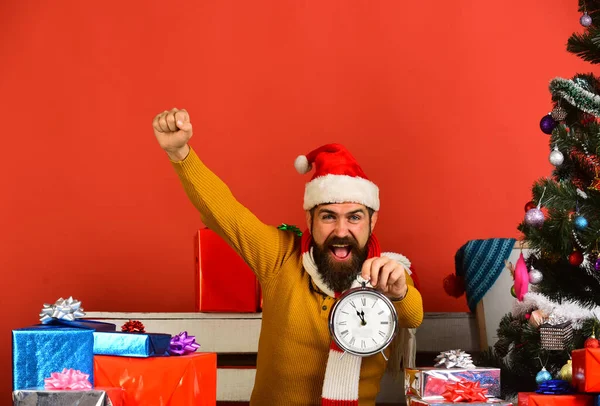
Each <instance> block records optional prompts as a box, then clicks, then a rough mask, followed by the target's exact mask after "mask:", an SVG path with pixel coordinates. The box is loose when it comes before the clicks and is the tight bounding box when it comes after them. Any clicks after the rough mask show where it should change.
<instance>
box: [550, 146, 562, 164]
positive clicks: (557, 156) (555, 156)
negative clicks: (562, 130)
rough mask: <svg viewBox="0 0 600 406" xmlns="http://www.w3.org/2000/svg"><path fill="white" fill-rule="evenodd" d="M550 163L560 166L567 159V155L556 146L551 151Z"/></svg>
mask: <svg viewBox="0 0 600 406" xmlns="http://www.w3.org/2000/svg"><path fill="white" fill-rule="evenodd" d="M549 159H550V163H551V164H552V165H554V166H560V165H562V163H563V162H564V161H565V156H564V155H563V154H562V152H560V151H559V150H558V148H554V150H553V151H552V152H551V153H550V158H549Z"/></svg>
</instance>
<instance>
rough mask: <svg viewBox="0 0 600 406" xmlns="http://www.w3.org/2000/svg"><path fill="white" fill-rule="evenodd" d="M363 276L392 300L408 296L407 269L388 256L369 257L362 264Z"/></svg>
mask: <svg viewBox="0 0 600 406" xmlns="http://www.w3.org/2000/svg"><path fill="white" fill-rule="evenodd" d="M361 276H362V277H363V279H366V280H370V281H371V285H372V286H373V288H375V289H377V290H378V291H380V292H382V293H383V294H384V295H385V296H387V297H388V298H389V299H391V300H400V299H403V298H404V296H406V293H407V291H408V286H407V285H406V270H405V268H404V266H403V265H402V264H401V263H399V262H398V261H396V260H394V259H392V258H388V257H373V258H369V259H367V260H366V261H365V262H364V263H363V266H362V269H361Z"/></svg>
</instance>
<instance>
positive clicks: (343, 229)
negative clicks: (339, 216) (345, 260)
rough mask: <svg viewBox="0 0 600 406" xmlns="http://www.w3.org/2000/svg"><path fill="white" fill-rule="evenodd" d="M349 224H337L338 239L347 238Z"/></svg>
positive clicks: (340, 222) (344, 222)
mask: <svg viewBox="0 0 600 406" xmlns="http://www.w3.org/2000/svg"><path fill="white" fill-rule="evenodd" d="M348 234H349V233H348V224H347V223H346V221H345V220H338V221H337V222H336V223H335V235H336V237H346V236H347V235H348Z"/></svg>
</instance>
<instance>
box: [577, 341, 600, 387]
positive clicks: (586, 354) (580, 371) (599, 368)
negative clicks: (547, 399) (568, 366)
mask: <svg viewBox="0 0 600 406" xmlns="http://www.w3.org/2000/svg"><path fill="white" fill-rule="evenodd" d="M571 358H572V359H573V361H572V363H573V386H575V387H576V388H577V391H578V392H600V348H584V349H581V350H573V351H571Z"/></svg>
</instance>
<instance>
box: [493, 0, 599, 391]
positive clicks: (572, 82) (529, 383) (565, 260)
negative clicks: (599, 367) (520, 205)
mask: <svg viewBox="0 0 600 406" xmlns="http://www.w3.org/2000/svg"><path fill="white" fill-rule="evenodd" d="M579 10H580V12H581V13H582V16H581V19H580V23H581V25H582V26H583V27H585V28H584V32H583V33H574V34H573V35H572V36H571V37H570V38H569V40H568V43H567V51H568V52H571V53H573V54H575V55H577V56H579V57H580V58H582V59H584V60H585V61H589V62H590V63H592V64H597V63H600V29H599V28H598V27H597V26H600V0H598V1H589V0H588V1H585V2H584V1H580V3H579ZM550 93H551V96H552V103H553V109H552V111H551V113H548V115H545V116H543V117H542V119H541V121H540V129H541V130H542V131H543V132H544V133H546V134H548V135H549V136H550V140H549V147H550V148H549V149H550V156H549V159H550V162H551V163H552V165H554V169H553V170H552V173H551V175H550V176H549V177H547V178H543V179H538V180H537V181H536V182H535V183H534V185H533V188H532V201H530V202H529V203H527V204H526V205H525V215H524V219H523V221H522V222H521V224H519V226H518V229H519V231H521V233H522V235H523V242H524V243H526V245H527V246H528V247H529V249H530V251H529V252H530V254H529V255H528V256H527V258H525V257H524V256H521V257H520V258H519V260H518V261H517V263H516V264H515V266H514V267H513V269H511V271H512V273H513V276H514V286H513V291H512V293H513V295H514V296H515V297H516V298H517V299H516V301H515V304H514V306H513V309H512V311H511V312H510V313H509V314H507V315H506V316H504V318H503V319H502V321H501V322H500V325H499V327H498V341H497V342H496V344H495V345H494V347H493V350H491V351H490V353H489V354H487V355H489V356H490V359H488V360H487V361H488V362H489V363H490V364H496V365H498V366H500V367H501V368H502V376H501V380H502V390H503V397H506V398H509V397H513V396H514V395H515V394H516V393H517V392H531V391H535V389H536V388H537V385H538V384H539V383H540V382H542V381H544V380H548V379H551V378H552V379H564V380H568V381H570V379H571V374H572V369H571V366H570V353H571V351H572V350H573V349H578V348H583V347H584V346H595V347H598V340H596V339H595V337H594V333H595V332H597V333H599V334H600V330H599V327H600V323H599V322H598V317H600V257H599V243H600V125H599V120H598V117H600V96H599V94H600V82H599V81H598V79H597V78H596V77H595V76H594V75H593V74H577V75H575V76H574V77H573V78H571V79H564V78H555V79H553V80H552V81H551V82H550Z"/></svg>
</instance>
